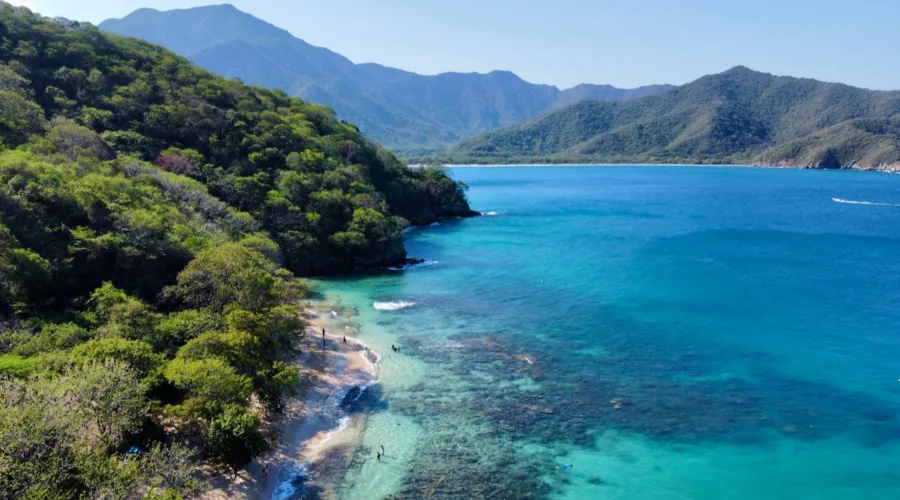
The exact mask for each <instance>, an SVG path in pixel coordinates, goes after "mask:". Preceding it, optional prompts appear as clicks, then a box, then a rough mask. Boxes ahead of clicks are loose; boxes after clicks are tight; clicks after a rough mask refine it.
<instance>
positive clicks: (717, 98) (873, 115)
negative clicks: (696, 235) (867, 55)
mask: <svg viewBox="0 0 900 500" xmlns="http://www.w3.org/2000/svg"><path fill="white" fill-rule="evenodd" d="M898 113H900V92H884V91H872V90H865V89H860V88H855V87H850V86H847V85H842V84H837V83H824V82H819V81H815V80H810V79H801V78H791V77H782V76H773V75H769V74H765V73H759V72H756V71H752V70H749V69H747V68H744V67H736V68H733V69H731V70H729V71H726V72H724V73H720V74H717V75H710V76H705V77H703V78H700V79H698V80H696V81H694V82H692V83H689V84H687V85H684V86H682V87H678V88H676V89H674V90H671V91H669V92H666V93H663V94H659V95H654V96H649V97H645V98H643V99H638V100H634V101H629V102H622V103H600V102H590V101H585V102H581V103H578V104H575V105H573V106H570V107H568V108H564V109H561V110H558V111H554V112H551V113H548V114H547V115H544V116H542V117H540V118H537V119H535V120H533V121H530V122H528V123H525V124H522V125H520V126H516V127H511V128H508V129H505V130H501V131H497V132H494V133H488V134H484V135H481V136H478V137H474V138H472V139H469V140H466V141H463V142H462V143H460V144H458V145H457V146H455V147H454V148H453V149H452V150H451V153H450V156H451V158H452V159H453V160H454V161H488V162H502V161H537V160H541V161H604V162H663V163H675V162H701V163H709V162H724V163H736V162H737V163H740V162H764V163H767V164H783V165H794V166H819V165H820V164H821V165H823V166H824V165H832V166H833V165H843V166H850V165H856V166H861V167H879V166H884V165H888V164H893V163H897V162H898V161H900V146H898V144H897V143H896V142H892V141H893V139H892V138H894V137H895V135H891V134H893V133H895V132H896V129H895V128H894V127H892V126H891V124H892V123H894V122H893V121H891V120H890V119H891V118H892V117H895V116H896V115H897V114H898ZM866 119H873V120H875V121H865V120H866ZM851 120H864V121H861V122H856V123H855V124H854V122H851ZM839 124H843V125H842V126H840V127H835V128H831V127H834V126H836V125H839ZM875 124H878V125H877V126H876V125H875ZM864 136H865V139H864V140H863V137H864ZM860 141H862V142H860Z"/></svg>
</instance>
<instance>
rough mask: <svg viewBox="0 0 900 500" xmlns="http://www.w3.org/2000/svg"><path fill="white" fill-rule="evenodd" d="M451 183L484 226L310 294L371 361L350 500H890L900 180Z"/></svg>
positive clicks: (631, 173)
mask: <svg viewBox="0 0 900 500" xmlns="http://www.w3.org/2000/svg"><path fill="white" fill-rule="evenodd" d="M452 175H453V176H454V177H455V178H456V179H458V180H461V181H464V182H465V183H467V184H468V185H469V187H470V190H469V198H470V201H471V205H472V207H473V208H474V209H476V210H480V211H482V212H484V213H485V216H483V217H479V218H474V219H467V220H455V221H448V222H446V223H442V224H440V225H433V226H431V227H427V228H420V229H411V230H409V231H408V233H407V247H408V249H409V253H410V255H411V256H414V257H421V258H424V259H426V260H427V262H426V264H425V265H420V266H416V267H412V268H409V269H406V270H403V271H389V272H385V273H379V274H372V275H369V276H365V277H362V278H353V279H332V280H328V281H324V282H321V283H320V284H319V289H320V291H321V292H322V293H323V296H324V299H325V300H326V301H331V302H334V303H335V304H337V305H335V306H334V307H335V308H336V309H339V311H340V313H341V315H342V317H343V318H345V319H348V320H350V321H353V322H356V323H358V324H359V327H360V329H359V337H360V339H361V340H363V341H364V342H366V343H367V344H369V345H370V346H372V347H373V348H374V349H376V350H377V351H379V352H380V353H381V354H382V358H383V359H382V361H381V363H380V364H379V368H378V369H379V380H380V383H379V384H376V385H374V386H372V387H371V388H370V389H369V394H368V395H367V397H365V398H362V400H361V401H363V406H362V407H361V408H357V411H364V412H368V413H369V418H368V420H367V421H366V425H365V430H364V433H363V437H362V442H361V444H360V446H359V448H358V449H357V452H356V458H355V459H354V460H353V462H352V464H351V466H350V467H349V469H348V470H346V473H345V474H344V476H343V479H342V480H341V481H339V482H338V485H337V491H338V494H339V496H340V497H341V498H346V499H372V498H383V497H385V496H387V495H402V498H479V497H485V498H526V497H527V498H554V499H594V498H597V499H682V498H688V499H763V498H765V499H780V498H785V499H787V498H791V499H794V498H809V499H820V500H821V499H865V500H874V499H897V498H900V418H898V411H900V380H898V379H900V176H898V175H889V174H881V173H872V172H849V171H803V170H781V169H757V168H739V167H734V168H732V167H621V166H616V167H609V166H606V167H546V168H545V167H512V168H457V169H453V170H452ZM392 344H394V345H397V346H400V352H399V353H398V352H395V351H393V350H392V349H391V345H392ZM382 444H383V445H384V446H385V451H386V455H385V457H384V458H383V459H381V460H377V459H376V457H375V453H376V451H378V450H380V448H379V447H380V445H382ZM565 464H571V467H568V468H560V466H563V465H565Z"/></svg>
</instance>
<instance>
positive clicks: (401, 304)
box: [372, 300, 416, 311]
mask: <svg viewBox="0 0 900 500" xmlns="http://www.w3.org/2000/svg"><path fill="white" fill-rule="evenodd" d="M414 305H416V303H415V302H406V301H404V300H400V301H397V302H375V303H373V304H372V307H374V308H375V309H378V310H379V311H396V310H398V309H403V308H405V307H410V306H414Z"/></svg>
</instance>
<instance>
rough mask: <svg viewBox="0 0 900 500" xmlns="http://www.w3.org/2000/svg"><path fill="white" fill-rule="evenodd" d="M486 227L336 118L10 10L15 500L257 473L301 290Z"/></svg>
mask: <svg viewBox="0 0 900 500" xmlns="http://www.w3.org/2000/svg"><path fill="white" fill-rule="evenodd" d="M469 212H470V211H469V208H468V205H467V203H466V200H465V196H464V192H463V188H462V186H461V185H459V184H457V183H455V182H453V181H452V180H451V179H449V178H448V177H447V176H446V175H444V174H443V173H442V172H440V171H413V170H409V169H407V168H405V166H404V165H402V164H401V163H400V162H399V161H398V160H397V159H396V158H395V157H394V156H393V154H391V153H390V152H388V151H386V150H384V149H382V148H380V147H379V146H377V145H375V144H373V143H371V142H369V141H367V140H366V139H365V138H363V137H362V136H360V134H359V132H358V131H357V129H356V128H355V127H353V126H352V125H349V124H346V123H343V122H340V121H338V120H336V119H335V118H334V114H333V112H332V111H331V110H330V109H328V108H325V107H323V106H317V105H314V104H309V103H306V102H303V101H301V100H299V99H295V98H291V97H288V96H287V95H285V94H284V93H282V92H277V91H270V90H266V89H261V88H255V87H249V86H246V85H243V84H242V83H241V82H240V81H237V80H226V79H223V78H219V77H216V76H213V75H211V74H209V73H207V72H205V71H203V70H201V69H198V68H196V67H194V66H192V65H191V64H190V63H189V62H188V61H186V60H185V59H182V58H180V57H178V56H175V55H173V54H171V53H169V52H167V51H165V50H164V49H162V48H160V47H157V46H154V45H151V44H148V43H145V42H142V41H139V40H134V39H127V38H120V37H116V36H109V35H105V34H103V33H101V32H99V31H98V30H97V29H96V28H95V27H93V26H91V25H89V24H82V23H77V22H71V21H65V20H50V19H46V18H43V17H41V16H38V15H36V14H33V13H31V12H30V11H28V10H27V9H24V8H20V7H12V6H10V5H8V4H6V3H3V2H0V491H3V493H4V494H9V495H11V496H12V497H17V498H18V497H23V498H126V497H129V498H130V497H133V496H134V495H135V494H144V495H150V496H161V497H166V498H178V497H181V496H183V495H187V494H189V493H192V492H195V491H197V490H198V489H199V488H200V487H202V484H200V483H198V482H197V481H196V480H195V479H194V472H195V471H194V469H195V467H196V464H197V461H198V460H207V459H208V460H213V461H216V462H219V463H221V464H223V465H227V466H229V467H231V468H240V467H242V466H243V465H244V464H245V463H246V462H247V461H248V460H250V459H252V458H253V456H255V455H256V454H258V453H260V452H261V451H262V449H263V448H264V446H265V443H264V441H263V440H261V439H258V438H259V430H258V428H257V427H258V426H259V422H260V419H259V418H258V416H257V414H256V413H259V412H261V411H265V410H254V409H253V407H252V405H251V404H250V403H251V399H253V398H258V400H259V401H260V402H261V403H263V404H262V406H263V407H264V408H265V409H266V410H268V411H279V410H280V409H281V408H282V406H283V398H284V397H285V396H288V395H291V394H294V393H295V391H296V389H297V387H296V386H297V383H298V380H299V371H298V368H297V367H296V366H295V365H294V364H291V363H287V362H286V361H287V358H288V356H289V355H290V354H291V353H292V348H293V346H294V344H295V342H296V341H297V339H298V338H300V337H301V336H302V335H303V330H304V323H303V320H302V318H301V316H300V315H299V313H298V306H299V305H300V300H302V299H303V298H304V297H305V294H306V291H307V287H306V286H305V285H304V284H303V283H302V282H301V281H299V279H298V278H297V277H296V275H297V274H307V273H330V272H346V271H351V270H354V269H357V268H360V267H366V266H376V265H382V264H387V263H395V262H398V261H402V260H403V259H404V258H405V250H404V248H403V231H402V230H403V228H404V227H406V226H407V225H408V224H410V223H415V224H425V223H429V222H430V221H432V220H434V219H436V218H439V217H445V216H455V215H468V214H469ZM180 441H186V442H189V443H191V444H192V446H193V448H189V447H187V446H186V445H183V444H180ZM148 487H149V489H148ZM0 496H2V495H0Z"/></svg>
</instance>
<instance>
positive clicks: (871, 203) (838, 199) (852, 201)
mask: <svg viewBox="0 0 900 500" xmlns="http://www.w3.org/2000/svg"><path fill="white" fill-rule="evenodd" d="M832 201H834V202H836V203H848V204H850V205H876V206H879V207H900V203H878V202H875V201H856V200H845V199H843V198H832Z"/></svg>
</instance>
